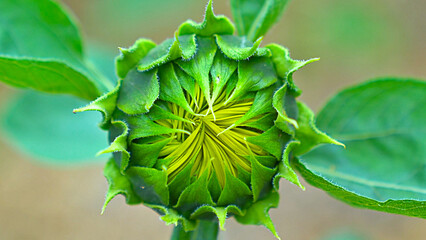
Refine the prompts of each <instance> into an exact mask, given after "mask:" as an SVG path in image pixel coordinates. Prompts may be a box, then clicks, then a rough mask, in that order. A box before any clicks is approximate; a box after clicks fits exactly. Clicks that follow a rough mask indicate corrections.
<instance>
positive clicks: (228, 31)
mask: <svg viewBox="0 0 426 240" xmlns="http://www.w3.org/2000/svg"><path fill="white" fill-rule="evenodd" d="M178 33H179V35H188V34H194V33H195V34H196V35H198V36H203V37H207V36H212V35H213V34H220V35H232V34H233V33H234V25H233V24H232V23H231V21H229V19H228V18H226V17H224V16H216V15H214V13H213V4H212V0H209V3H208V5H207V7H206V13H205V16H204V21H203V22H202V23H196V22H194V21H191V20H188V21H186V22H185V23H183V24H182V25H180V27H179V30H178Z"/></svg>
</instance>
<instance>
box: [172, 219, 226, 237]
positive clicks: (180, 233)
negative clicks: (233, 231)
mask: <svg viewBox="0 0 426 240" xmlns="http://www.w3.org/2000/svg"><path fill="white" fill-rule="evenodd" d="M218 232H219V223H218V222H217V221H207V220H200V221H198V225H197V227H196V228H195V230H194V231H190V232H185V230H184V229H183V226H182V224H179V225H177V226H176V227H175V228H174V229H173V234H172V237H171V240H216V239H217V235H218Z"/></svg>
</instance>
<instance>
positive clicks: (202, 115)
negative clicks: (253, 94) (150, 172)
mask: <svg viewBox="0 0 426 240" xmlns="http://www.w3.org/2000/svg"><path fill="white" fill-rule="evenodd" d="M195 93H196V94H195V95H194V98H192V97H191V96H189V94H187V96H186V97H187V101H188V103H190V106H191V108H192V109H193V110H194V112H195V115H194V114H191V113H189V112H188V111H186V110H184V109H183V108H181V107H180V106H178V105H177V104H175V103H168V105H169V108H170V110H171V112H172V113H173V114H174V115H176V116H179V117H182V118H184V119H187V120H189V121H187V122H183V121H178V120H168V119H167V120H158V121H156V122H157V123H158V124H160V125H163V126H166V127H169V128H173V129H182V130H185V131H186V132H189V133H190V134H189V135H188V134H187V133H184V132H183V131H182V132H176V133H171V134H170V135H168V137H171V138H172V140H171V141H170V142H169V143H168V144H167V145H166V146H165V147H164V148H163V149H162V150H161V152H160V156H159V157H161V158H170V159H171V160H170V163H169V165H168V167H167V174H168V179H169V182H170V181H171V180H173V179H174V178H175V177H176V176H177V175H178V174H179V173H180V172H181V171H182V170H183V169H184V168H185V167H186V166H187V165H188V164H190V163H191V162H193V166H192V170H191V175H193V176H194V175H195V176H197V177H200V176H201V175H202V174H203V173H204V172H205V171H209V174H211V173H212V172H213V171H214V172H215V174H216V176H217V179H218V181H219V183H220V185H221V186H222V187H223V186H224V184H225V175H226V171H229V173H231V174H232V175H234V176H236V177H238V172H239V169H243V170H245V171H247V172H251V162H250V160H249V159H250V158H249V156H251V155H266V154H267V153H266V152H265V151H264V150H262V148H261V147H259V146H257V145H254V144H252V143H249V142H248V141H247V137H252V136H257V135H259V134H261V133H262V132H261V131H259V130H256V129H253V128H248V127H245V126H236V127H233V124H234V123H235V122H236V121H237V120H239V119H240V118H241V117H243V116H244V114H246V113H247V112H248V111H249V109H250V107H251V106H252V104H253V99H252V98H251V99H245V100H241V101H233V102H230V103H226V104H225V101H226V93H225V91H222V93H221V94H220V95H219V96H218V97H217V98H216V99H215V100H214V102H213V111H212V110H211V109H210V108H209V106H208V102H207V100H206V98H205V97H204V95H203V93H202V91H201V89H200V88H199V87H198V86H197V87H196V91H195ZM256 119H258V117H256V118H253V119H250V120H248V121H247V122H245V123H249V122H252V121H254V120H256Z"/></svg>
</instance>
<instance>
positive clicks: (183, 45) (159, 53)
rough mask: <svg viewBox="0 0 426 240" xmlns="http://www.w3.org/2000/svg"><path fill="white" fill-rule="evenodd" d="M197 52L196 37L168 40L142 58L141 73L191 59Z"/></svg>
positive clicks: (139, 66) (176, 37) (139, 68)
mask: <svg viewBox="0 0 426 240" xmlns="http://www.w3.org/2000/svg"><path fill="white" fill-rule="evenodd" d="M195 52H196V42H195V35H188V36H179V37H178V36H177V35H176V36H175V38H174V39H167V40H166V41H164V42H163V43H161V44H160V45H158V46H157V47H156V48H154V49H152V51H150V52H149V53H148V54H147V56H146V57H144V58H142V59H141V61H140V63H139V65H138V70H139V71H146V70H150V69H152V68H154V67H157V66H160V65H162V64H165V63H167V62H170V61H172V60H176V59H179V58H182V59H186V60H187V59H190V58H192V57H193V56H194V54H195Z"/></svg>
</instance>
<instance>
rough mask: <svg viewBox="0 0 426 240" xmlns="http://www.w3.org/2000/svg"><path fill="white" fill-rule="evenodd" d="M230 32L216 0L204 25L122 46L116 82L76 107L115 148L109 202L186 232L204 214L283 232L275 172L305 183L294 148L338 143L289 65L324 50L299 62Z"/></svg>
mask: <svg viewBox="0 0 426 240" xmlns="http://www.w3.org/2000/svg"><path fill="white" fill-rule="evenodd" d="M233 33H234V26H233V24H232V23H231V22H230V21H229V20H228V19H227V18H225V17H223V16H215V15H214V14H213V10H212V6H211V2H210V3H209V5H208V6H207V10H206V15H205V19H204V21H203V22H202V23H201V24H197V23H194V22H192V21H187V22H185V23H183V24H182V25H181V26H180V27H179V29H178V30H177V32H176V34H175V36H174V38H171V39H168V40H166V41H164V42H163V43H161V44H159V45H156V44H155V43H153V42H152V41H150V40H146V39H140V40H138V41H136V43H135V44H134V46H132V47H131V48H129V49H120V50H121V55H120V56H119V57H118V58H117V59H116V68H117V75H118V76H119V78H120V80H119V83H118V85H117V87H116V88H115V89H114V90H113V91H112V92H110V93H107V94H106V95H104V96H102V97H100V98H99V99H97V100H95V101H94V102H92V103H91V104H90V105H88V106H86V107H83V108H81V109H78V110H76V111H86V110H98V111H101V112H102V113H103V114H104V121H103V122H102V123H101V127H102V128H103V129H105V130H108V131H109V135H110V142H111V145H110V147H109V148H107V149H105V150H104V151H102V153H113V158H112V159H111V160H110V161H109V162H108V163H107V165H106V168H105V175H106V177H107V179H108V182H109V184H110V186H109V190H108V193H107V196H106V203H105V205H106V204H107V203H108V202H109V201H110V200H111V199H112V198H113V197H114V196H116V195H117V194H123V195H125V196H126V199H127V202H128V203H129V204H139V203H143V204H145V205H146V206H148V207H151V208H153V209H154V210H155V211H157V212H159V213H160V214H161V215H162V217H161V218H162V219H163V220H164V221H166V222H167V223H169V224H170V223H174V224H178V223H179V224H182V226H183V228H184V229H185V230H186V231H191V230H193V229H194V228H195V226H196V224H197V221H198V220H199V219H218V221H219V224H220V227H221V228H222V229H223V228H224V223H225V219H226V218H227V217H230V216H235V217H236V219H237V220H238V221H239V222H241V223H245V224H263V225H265V226H266V227H268V228H269V229H270V230H271V231H272V232H273V233H274V235H275V236H277V237H278V235H277V234H276V232H275V229H274V226H273V224H272V222H271V220H270V218H269V215H268V213H267V212H268V210H269V209H270V208H271V207H276V206H277V204H278V200H279V195H278V192H277V190H278V180H279V179H280V178H286V179H287V180H289V181H291V182H293V183H294V184H296V185H298V186H300V187H302V188H303V186H302V185H301V184H300V183H299V181H298V179H297V176H296V174H295V172H294V171H293V169H292V168H291V166H290V163H289V159H290V155H291V154H292V155H294V156H297V155H300V154H303V153H304V152H306V151H308V150H309V149H311V148H312V147H314V146H315V145H317V144H319V143H336V142H335V141H334V140H332V139H330V138H329V137H328V136H326V135H325V134H323V133H321V132H320V131H318V130H317V129H316V128H315V126H314V122H313V114H312V112H311V111H310V110H309V109H308V108H307V107H306V106H305V105H304V104H302V103H300V102H297V101H296V99H295V98H296V97H297V96H298V95H300V90H299V89H298V88H297V87H296V86H295V85H294V83H293V80H292V74H293V73H294V72H295V71H296V70H298V69H299V68H301V67H303V66H304V65H306V64H307V63H309V62H312V61H315V60H316V59H311V60H308V61H297V60H292V59H291V58H290V57H289V54H288V51H287V49H285V48H284V47H281V46H279V45H276V44H271V45H267V46H266V47H264V48H261V47H259V46H260V43H261V40H262V39H261V38H260V39H258V40H257V41H256V42H254V43H253V42H250V41H248V40H247V39H246V38H245V37H237V36H234V35H233Z"/></svg>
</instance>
